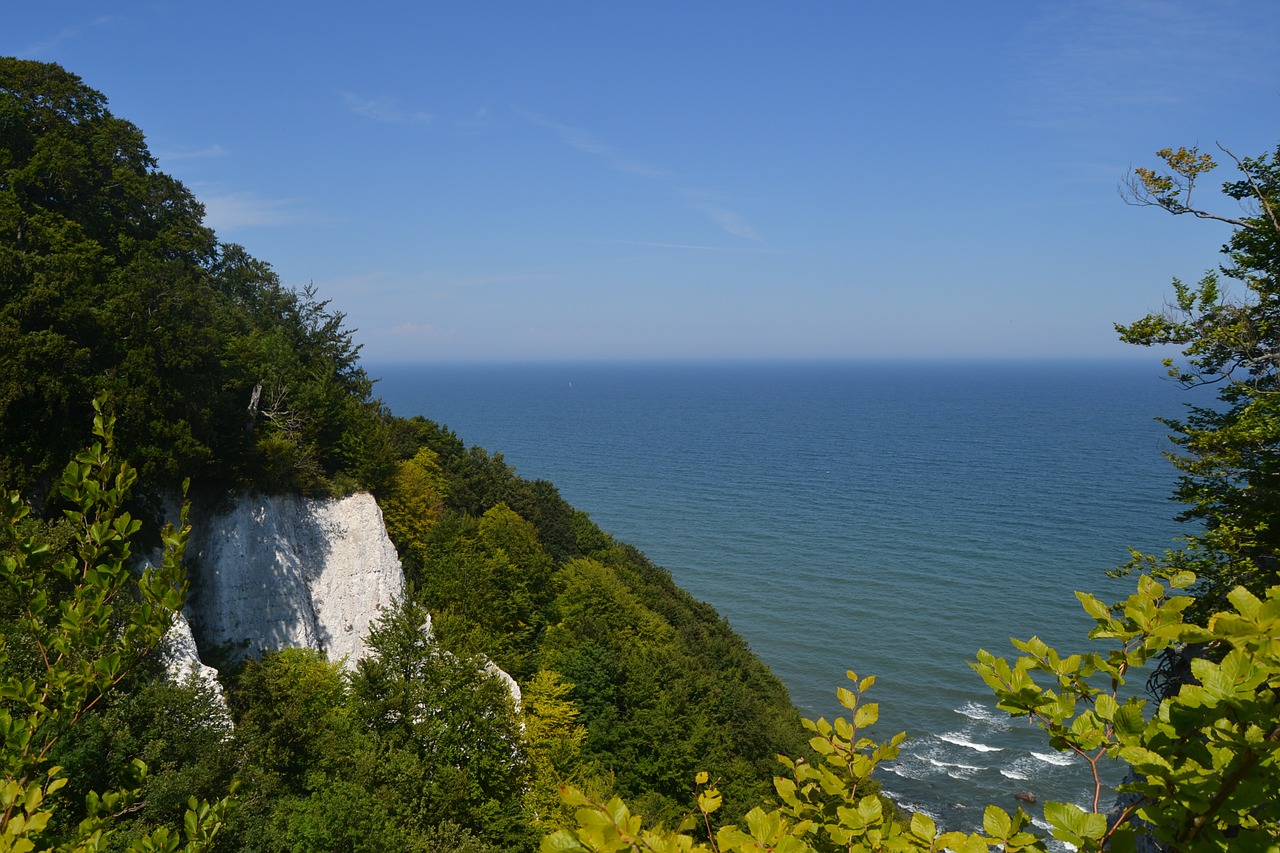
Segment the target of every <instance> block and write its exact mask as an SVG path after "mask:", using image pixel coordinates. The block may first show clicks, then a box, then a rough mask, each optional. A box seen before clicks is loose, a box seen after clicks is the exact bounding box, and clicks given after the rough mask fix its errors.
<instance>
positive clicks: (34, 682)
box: [0, 402, 230, 853]
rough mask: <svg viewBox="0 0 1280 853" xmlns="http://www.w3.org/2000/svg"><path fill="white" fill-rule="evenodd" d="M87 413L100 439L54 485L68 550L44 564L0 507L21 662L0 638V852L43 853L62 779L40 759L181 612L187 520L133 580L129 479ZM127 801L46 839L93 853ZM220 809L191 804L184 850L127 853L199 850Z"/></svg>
mask: <svg viewBox="0 0 1280 853" xmlns="http://www.w3.org/2000/svg"><path fill="white" fill-rule="evenodd" d="M94 409H95V411H96V416H95V417H94V422H93V430H94V434H95V435H96V436H97V437H98V438H99V439H101V440H100V441H99V442H95V443H94V444H93V445H92V446H91V447H89V449H87V450H85V451H84V452H82V453H80V454H79V455H77V456H76V458H75V459H74V460H73V461H72V462H70V463H69V464H68V465H67V467H66V469H65V470H64V471H63V474H62V479H61V482H60V485H59V492H60V494H61V496H62V498H63V499H64V500H65V501H66V502H67V503H68V504H69V505H70V507H71V508H69V509H67V510H65V514H66V516H67V518H69V519H70V520H71V522H72V524H73V526H74V528H75V541H74V544H73V546H72V548H70V549H68V550H67V552H66V553H62V554H57V555H55V554H54V552H53V550H52V549H51V548H50V547H49V545H48V544H47V543H44V542H40V541H38V540H37V538H35V537H33V536H29V535H23V532H22V527H23V522H24V521H25V520H26V519H27V516H28V508H27V506H26V505H25V504H24V503H23V502H22V499H21V497H20V496H19V494H18V493H17V492H6V493H5V494H4V496H3V499H2V500H0V513H3V520H4V522H5V524H4V525H3V527H4V530H5V535H6V536H7V537H8V539H9V542H7V543H6V546H7V547H6V550H7V551H9V553H6V554H5V556H4V559H3V578H4V582H5V584H6V585H8V587H9V588H10V591H11V593H12V594H13V596H14V600H15V601H18V602H21V610H22V612H20V613H19V614H18V615H17V619H16V621H17V624H18V627H19V629H20V634H17V635H15V638H16V639H17V640H18V641H19V642H20V644H21V645H22V646H23V647H24V648H23V649H22V651H24V652H26V653H27V654H26V655H25V658H29V659H30V660H29V661H28V660H25V659H24V660H22V661H15V660H12V659H11V655H10V651H11V650H10V648H9V643H8V642H7V641H6V638H5V637H3V636H0V667H3V669H4V675H3V678H2V679H0V701H2V702H3V704H0V743H2V744H3V745H2V746H0V772H3V774H4V775H3V780H2V781H0V853H10V851H12V853H26V851H33V850H37V849H40V850H46V849H47V850H52V849H54V847H53V846H52V845H50V843H49V839H47V838H46V837H45V836H46V835H47V833H46V828H47V827H48V825H49V821H50V818H51V817H52V816H53V813H54V809H55V805H56V802H57V798H56V797H54V796H52V795H55V794H56V792H57V791H58V790H59V789H61V788H62V787H63V786H65V785H66V783H67V781H68V780H67V778H66V777H65V776H64V775H63V773H62V768H61V767H58V766H56V765H54V766H51V762H50V760H49V756H50V753H51V750H53V748H54V746H55V745H56V744H57V743H58V741H59V740H60V739H62V738H63V737H64V736H65V735H66V734H67V733H68V732H69V731H70V730H71V729H73V728H74V727H75V725H76V723H77V722H78V721H80V720H81V719H82V718H83V717H84V715H85V714H87V713H89V712H90V711H92V710H93V708H94V707H95V706H96V705H98V704H99V702H100V701H101V700H102V698H103V697H104V696H105V695H106V694H107V693H108V692H109V691H111V690H112V689H113V688H114V687H116V686H117V685H118V684H120V682H121V681H122V680H123V679H124V678H125V677H126V676H127V675H128V674H129V673H131V672H133V671H134V670H135V669H136V667H137V666H138V664H139V663H140V662H141V661H142V659H143V658H144V657H145V656H146V655H147V654H148V653H149V652H150V651H151V650H152V649H154V648H155V647H156V645H157V644H158V643H159V642H160V640H161V639H162V638H163V636H164V634H165V632H166V631H167V630H168V628H169V625H170V622H171V621H172V615H173V613H175V612H177V611H178V610H179V609H180V608H181V607H182V600H183V594H184V591H185V587H186V583H185V579H184V575H183V570H182V566H181V561H182V553H183V550H184V548H185V547H186V540H187V533H188V527H187V525H186V510H185V508H184V510H183V513H182V519H181V526H180V528H179V529H176V530H175V529H174V528H173V527H172V526H169V527H167V528H166V529H165V531H164V533H163V535H162V538H163V543H164V557H163V560H162V562H161V565H160V566H159V567H147V568H146V569H144V570H143V571H142V572H141V573H135V572H134V571H133V570H132V569H131V562H132V560H131V558H132V550H131V547H130V539H131V538H132V537H133V536H134V535H135V534H137V532H138V530H139V528H140V526H141V524H140V522H138V521H137V520H135V519H133V518H132V517H131V516H130V515H129V513H127V512H125V511H123V510H122V505H123V503H124V501H125V498H126V496H127V494H128V492H129V489H130V487H132V486H133V484H134V482H135V481H136V479H137V474H136V472H135V471H134V470H133V469H132V468H130V467H129V466H128V465H127V464H125V463H117V462H115V461H114V460H113V459H112V456H111V453H112V444H113V434H112V433H113V427H114V422H113V419H112V418H110V417H106V416H104V415H103V414H102V409H101V404H100V403H97V402H95V404H94ZM55 590H57V592H56V593H55V592H54V591H55ZM64 590H65V591H64ZM126 605H127V606H126ZM23 664H29V665H23ZM133 771H134V773H133V776H134V778H133V780H132V781H133V782H134V783H136V785H141V782H142V779H143V777H144V776H145V773H146V767H145V765H144V764H143V763H142V762H141V761H136V760H135V761H134V762H133ZM136 798H137V789H136V787H134V788H122V789H119V790H113V791H107V792H103V793H96V792H94V793H90V794H89V795H88V796H87V798H86V799H87V802H86V813H87V817H86V818H85V819H84V820H83V821H81V822H80V824H79V826H78V827H77V828H76V829H75V830H74V834H73V836H72V837H71V838H64V839H58V840H57V849H58V850H60V851H95V850H101V849H103V845H104V844H105V842H106V839H107V836H108V834H109V833H110V830H111V824H112V820H113V819H114V818H115V817H118V816H120V815H121V814H123V813H125V812H126V811H128V810H129V809H130V808H131V807H132V806H133V804H134V802H135V800H136ZM229 805H230V800H229V799H223V800H221V801H219V802H217V803H215V804H212V805H211V804H209V803H207V802H199V803H197V802H195V801H194V800H192V801H191V803H190V808H189V811H188V812H187V815H186V821H185V827H184V834H185V837H186V843H185V844H183V843H182V842H181V840H180V837H179V834H178V833H177V832H175V831H171V830H169V829H167V828H161V829H157V830H155V831H154V832H152V833H150V834H149V835H147V836H144V837H142V838H139V839H138V840H136V841H135V842H134V843H133V844H132V845H130V848H129V849H130V850H137V851H178V850H182V851H188V853H194V851H199V850H205V849H207V848H208V847H209V845H210V844H211V843H212V840H213V837H214V835H215V834H216V833H217V831H218V829H219V827H220V826H221V824H222V821H223V819H224V817H225V815H226V811H227V809H228V807H229Z"/></svg>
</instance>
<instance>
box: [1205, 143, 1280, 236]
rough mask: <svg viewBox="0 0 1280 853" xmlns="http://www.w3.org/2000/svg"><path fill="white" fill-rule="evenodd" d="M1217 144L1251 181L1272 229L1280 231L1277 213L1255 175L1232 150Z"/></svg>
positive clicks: (1250, 183) (1250, 184)
mask: <svg viewBox="0 0 1280 853" xmlns="http://www.w3.org/2000/svg"><path fill="white" fill-rule="evenodd" d="M1215 144H1216V145H1217V146H1218V148H1219V149H1221V150H1222V153H1224V154H1226V155H1227V156H1228V157H1230V158H1231V159H1232V160H1234V161H1235V162H1236V168H1237V169H1239V170H1240V171H1241V172H1243V173H1244V176H1245V178H1246V179H1248V181H1249V186H1251V187H1253V194H1254V195H1255V196H1257V198H1258V203H1259V204H1261V205H1262V209H1263V210H1265V211H1266V212H1267V218H1268V219H1270V220H1271V227H1272V228H1274V229H1275V230H1276V231H1280V221H1278V220H1277V219H1276V212H1275V210H1273V209H1272V207H1271V204H1270V202H1268V201H1267V197H1266V196H1265V195H1263V193H1262V188H1261V187H1259V186H1258V182H1257V181H1256V180H1254V178H1253V173H1252V172H1250V171H1249V170H1248V169H1246V168H1245V165H1244V163H1243V162H1241V160H1240V158H1239V157H1237V156H1236V155H1235V154H1233V153H1231V149H1229V148H1227V147H1226V146H1225V145H1223V144H1222V143H1221V142H1218V143H1215Z"/></svg>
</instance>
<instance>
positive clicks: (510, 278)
mask: <svg viewBox="0 0 1280 853" xmlns="http://www.w3.org/2000/svg"><path fill="white" fill-rule="evenodd" d="M561 278H563V276H558V275H550V274H543V273H527V274H516V275H487V276H474V277H472V278H467V279H464V280H463V281H462V283H463V284H464V285H466V286H467V287H484V286H486V285H491V284H525V283H528V282H538V281H559V280H560V279H561Z"/></svg>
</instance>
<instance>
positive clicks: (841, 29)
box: [0, 0, 1280, 363]
mask: <svg viewBox="0 0 1280 853" xmlns="http://www.w3.org/2000/svg"><path fill="white" fill-rule="evenodd" d="M12 5H13V8H11V9H8V10H7V11H6V13H5V24H4V27H3V28H2V29H0V53H4V54H9V55H16V56H20V57H24V58H30V59H38V60H43V61H50V62H57V63H60V64H62V65H64V66H65V67H67V68H68V69H70V70H72V71H74V72H75V73H77V74H79V75H80V76H81V77H82V78H83V79H84V80H85V82H86V83H88V84H89V85H90V86H92V87H94V88H96V89H98V90H100V91H102V92H104V93H105V94H106V95H107V97H108V98H109V100H110V105H111V109H112V111H113V112H114V113H115V114H116V115H118V116H120V117H123V118H127V119H129V120H131V121H133V122H134V123H135V124H137V125H138V126H139V127H141V128H142V130H143V131H144V132H145V133H146V135H147V138H148V141H149V144H150V147H151V149H152V151H153V153H154V154H156V155H157V156H158V157H159V160H160V166H161V168H162V169H163V170H165V171H167V172H169V173H171V174H173V175H175V176H177V177H178V178H180V179H181V180H182V181H184V182H185V183H186V184H187V185H188V187H190V188H191V189H192V190H193V191H194V192H195V193H196V195H197V196H198V197H199V198H200V199H201V200H202V201H203V202H204V203H205V205H206V209H207V216H208V221H209V222H210V224H212V225H213V226H214V227H215V228H216V229H217V231H218V234H219V236H220V237H221V238H222V239H223V240H225V241H230V242H236V243H240V244H243V245H244V246H245V247H246V248H248V249H249V251H250V252H251V253H253V254H254V255H256V256H257V257H259V258H261V259H263V260H265V261H268V262H270V263H271V264H272V265H273V266H274V267H275V269H276V270H277V271H278V272H279V273H280V275H281V277H282V278H283V279H284V280H285V282H286V283H289V284H293V285H303V284H306V283H307V282H314V284H315V285H316V286H317V287H318V288H319V290H320V293H321V295H322V296H323V297H326V298H329V299H331V300H332V301H333V304H334V305H335V306H336V307H338V308H340V309H341V310H344V311H345V312H346V313H347V315H348V318H349V322H350V323H351V325H353V326H356V327H358V328H359V330H360V331H359V333H358V336H357V337H358V339H359V340H360V341H362V342H363V344H364V355H365V358H366V360H368V361H370V362H375V363H376V362H379V361H383V362H386V361H405V360H431V361H441V360H456V361H464V360H478V359H526V358H528V359H538V358H557V359H564V358H567V359H574V358H844V357H855V358H860V357H889V358H900V357H937V356H955V357H991V356H1001V357H1003V356H1008V357H1020V358H1022V357H1061V356H1115V355H1122V354H1126V348H1125V347H1123V346H1122V345H1120V344H1118V343H1116V342H1115V340H1114V338H1115V335H1114V332H1113V331H1112V323H1113V322H1116V321H1125V320H1130V319H1135V318H1136V317H1138V316H1140V315H1142V314H1143V313H1146V312H1147V311H1150V310H1155V309H1159V308H1160V307H1161V305H1162V304H1163V302H1164V300H1165V298H1166V295H1167V293H1168V292H1169V280H1170V278H1171V277H1172V276H1174V275H1178V276H1182V277H1184V278H1188V279H1194V278H1198V277H1199V275H1200V274H1201V273H1202V272H1203V271H1204V270H1205V269H1207V268H1209V267H1211V266H1213V265H1214V264H1216V262H1217V249H1218V247H1219V246H1220V245H1221V243H1222V242H1223V241H1224V239H1225V238H1226V236H1227V234H1228V231H1227V228H1226V226H1223V225H1219V224H1216V223H1210V222H1199V221H1192V220H1187V219H1185V218H1182V219H1174V218H1172V217H1169V216H1167V215H1164V214H1162V213H1160V212H1158V211H1155V210H1151V209H1141V208H1135V207H1130V206H1126V205H1125V204H1124V203H1123V202H1122V201H1121V200H1120V199H1119V197H1118V195H1117V192H1116V187H1117V184H1118V183H1119V182H1120V180H1121V179H1122V178H1123V177H1124V176H1125V175H1126V174H1127V173H1128V172H1129V171H1130V170H1131V169H1132V167H1133V166H1136V165H1143V164H1150V163H1153V162H1154V159H1155V158H1154V156H1153V152H1154V151H1156V150H1157V149H1159V148H1163V147H1166V146H1170V145H1172V146H1178V145H1200V146H1201V147H1202V148H1206V149H1212V148H1213V146H1214V144H1215V142H1222V143H1223V144H1225V145H1227V146H1228V147H1230V148H1232V149H1233V150H1235V151H1236V152H1237V153H1241V154H1261V153H1264V152H1267V151H1270V150H1273V149H1274V148H1275V146H1276V143H1277V141H1278V139H1280V135H1278V133H1277V131H1278V130H1280V127H1278V125H1277V122H1276V120H1275V119H1276V116H1277V115H1280V73H1277V70H1276V63H1275V55H1274V53H1275V45H1276V44H1278V43H1280V8H1278V7H1277V6H1276V5H1275V2H1274V0H1239V2H1230V0H1168V2H1157V0H1107V2H1070V0H1053V2H1034V1H1033V0H1027V2H1013V0H1008V1H1007V2H985V3H984V2H971V3H956V2H954V0H946V2H942V0H938V1H937V2H911V3H868V2H851V0H845V2H812V3H804V4H783V3H758V2H736V3H729V2H705V3H689V2H681V3H675V2H666V0H650V2H645V3H609V2H590V3H589V2H559V3H530V2H527V0H526V2H505V0H494V2H473V3H443V2H413V3H410V2H368V3H363V4H350V3H343V4H336V3H328V2H312V3H308V4H301V3H284V2H280V3H275V2H262V0H254V2H251V3H250V2H238V1H237V0H231V1H230V2H219V3H187V2H154V1H153V2H130V0H121V1H120V2H113V3H110V4H104V3H100V2H88V0H65V2H64V1H63V0H60V2H46V3H16V4H12ZM1225 172H1226V170H1225V169H1223V170H1221V171H1220V172H1219V173H1216V174H1215V176H1214V177H1216V175H1217V174H1221V175H1222V176H1223V177H1224V178H1225V177H1226V174H1225ZM1216 184H1217V181H1214V182H1213V185H1214V186H1216ZM1203 201H1204V202H1205V203H1206V204H1209V203H1213V204H1218V203H1221V204H1222V205H1223V206H1224V208H1225V209H1226V210H1227V211H1228V212H1230V211H1232V210H1233V208H1232V205H1233V204H1234V203H1233V202H1230V201H1228V200H1221V201H1220V200H1217V199H1214V198H1213V197H1212V196H1211V195H1206V196H1205V197H1204V199H1203Z"/></svg>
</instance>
